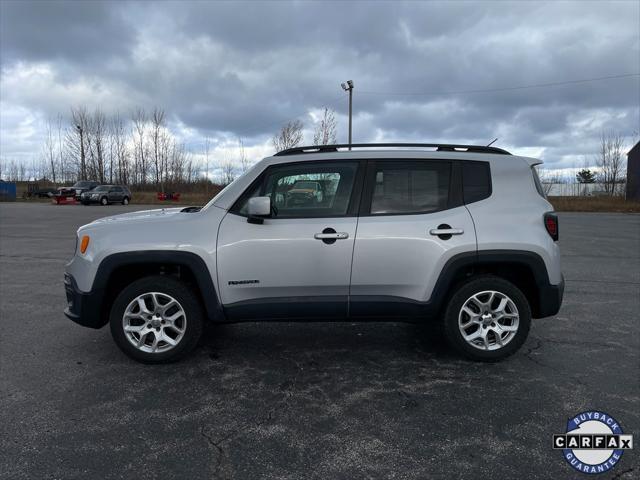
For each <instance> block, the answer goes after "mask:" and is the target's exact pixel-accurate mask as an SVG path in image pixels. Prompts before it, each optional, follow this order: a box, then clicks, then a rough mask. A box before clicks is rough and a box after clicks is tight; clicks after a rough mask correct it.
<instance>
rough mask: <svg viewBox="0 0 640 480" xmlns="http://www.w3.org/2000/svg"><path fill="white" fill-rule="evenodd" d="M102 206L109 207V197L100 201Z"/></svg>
mask: <svg viewBox="0 0 640 480" xmlns="http://www.w3.org/2000/svg"><path fill="white" fill-rule="evenodd" d="M100 204H101V205H104V206H106V205H109V200H107V197H102V198H101V199H100Z"/></svg>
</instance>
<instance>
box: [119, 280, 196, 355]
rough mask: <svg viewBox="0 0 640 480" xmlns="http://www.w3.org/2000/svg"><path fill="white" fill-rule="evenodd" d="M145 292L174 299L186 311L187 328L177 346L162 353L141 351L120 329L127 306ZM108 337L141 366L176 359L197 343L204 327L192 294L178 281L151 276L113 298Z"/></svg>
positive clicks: (131, 285) (133, 284)
mask: <svg viewBox="0 0 640 480" xmlns="http://www.w3.org/2000/svg"><path fill="white" fill-rule="evenodd" d="M146 292H162V293H166V294H167V295H170V296H172V297H173V298H175V299H176V300H177V301H178V302H179V303H180V305H181V306H182V308H183V309H184V311H185V314H186V318H187V328H186V331H185V333H184V336H183V338H182V340H180V343H178V345H176V346H175V347H173V348H172V349H171V350H169V351H167V352H163V353H148V352H141V351H140V350H138V349H137V348H135V347H134V346H133V345H131V343H130V342H129V340H127V338H126V336H125V333H124V330H123V328H122V316H123V314H124V311H125V309H126V308H127V305H129V303H130V302H131V300H133V299H134V298H135V297H137V296H138V295H141V294H143V293H146ZM109 326H110V329H111V335H112V337H113V339H114V341H115V342H116V344H117V345H118V347H119V348H120V349H121V350H122V351H123V352H124V353H125V354H127V355H128V356H129V357H131V358H133V359H134V360H137V361H139V362H142V363H169V362H174V361H176V360H179V359H180V358H182V357H184V356H185V355H186V354H188V353H189V352H191V351H192V350H193V349H194V348H195V346H196V345H197V344H198V341H199V339H200V336H201V335H202V328H203V313H202V306H201V305H200V302H199V300H198V298H197V297H196V296H195V294H194V292H193V291H192V290H191V289H190V288H189V287H188V286H187V285H186V284H185V283H183V282H181V281H180V280H178V279H177V278H173V277H170V276H166V275H154V276H149V277H144V278H141V279H140V280H136V281H135V282H133V283H131V284H130V285H129V286H127V287H125V288H124V289H123V290H122V291H121V292H120V293H119V294H118V296H117V297H116V299H115V301H114V302H113V305H112V307H111V312H110V315H109Z"/></svg>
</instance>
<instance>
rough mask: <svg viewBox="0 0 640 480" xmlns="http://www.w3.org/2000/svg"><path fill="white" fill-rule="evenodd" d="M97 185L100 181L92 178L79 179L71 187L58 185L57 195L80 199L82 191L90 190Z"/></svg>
mask: <svg viewBox="0 0 640 480" xmlns="http://www.w3.org/2000/svg"><path fill="white" fill-rule="evenodd" d="M98 185H100V182H94V181H93V180H80V181H77V182H76V183H74V184H73V185H72V186H71V187H58V195H60V196H65V197H75V198H76V200H80V197H81V195H82V194H83V193H84V192H88V191H91V190H93V189H94V188H96V187H97V186H98Z"/></svg>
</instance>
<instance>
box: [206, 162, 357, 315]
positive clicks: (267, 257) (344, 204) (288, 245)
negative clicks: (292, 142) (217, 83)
mask: <svg viewBox="0 0 640 480" xmlns="http://www.w3.org/2000/svg"><path fill="white" fill-rule="evenodd" d="M360 171H361V166H360V162H358V161H340V162H339V161H335V162H334V161H322V162H310V161H308V162H298V163H291V164H283V165H275V166H272V167H270V168H268V169H267V170H266V171H265V172H264V173H263V174H262V176H261V177H260V178H258V180H257V181H256V182H255V183H254V184H253V185H252V186H251V187H249V189H248V190H247V192H245V194H244V195H242V196H241V197H240V200H238V202H237V203H236V205H234V207H233V208H232V209H231V210H230V211H229V213H228V214H227V215H226V216H225V218H224V219H223V221H222V223H221V225H220V230H219V233H218V248H217V263H218V283H219V288H220V293H221V298H222V303H223V305H224V309H225V312H226V314H227V316H228V317H229V318H230V319H233V320H241V319H249V318H254V319H258V318H285V317H286V318H295V317H298V318H327V317H334V318H336V317H337V318H342V317H346V314H347V303H348V295H349V280H350V274H351V259H352V254H353V246H354V239H355V234H356V225H357V206H358V203H359V202H358V201H359V191H360V185H361V178H360V175H359V173H360ZM253 196H269V197H271V204H272V215H271V217H269V218H265V219H264V222H263V223H262V224H256V223H250V222H248V221H247V214H246V208H247V207H246V203H247V200H248V198H250V197H253Z"/></svg>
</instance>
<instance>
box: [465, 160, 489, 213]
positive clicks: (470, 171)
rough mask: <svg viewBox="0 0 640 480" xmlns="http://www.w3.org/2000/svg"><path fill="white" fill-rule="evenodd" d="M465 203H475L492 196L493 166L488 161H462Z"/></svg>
mask: <svg viewBox="0 0 640 480" xmlns="http://www.w3.org/2000/svg"><path fill="white" fill-rule="evenodd" d="M462 191H463V198H464V203H465V204H467V203H473V202H478V201H480V200H484V199H485V198H489V197H490V196H491V168H490V167H489V163H488V162H471V161H465V162H462Z"/></svg>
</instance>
